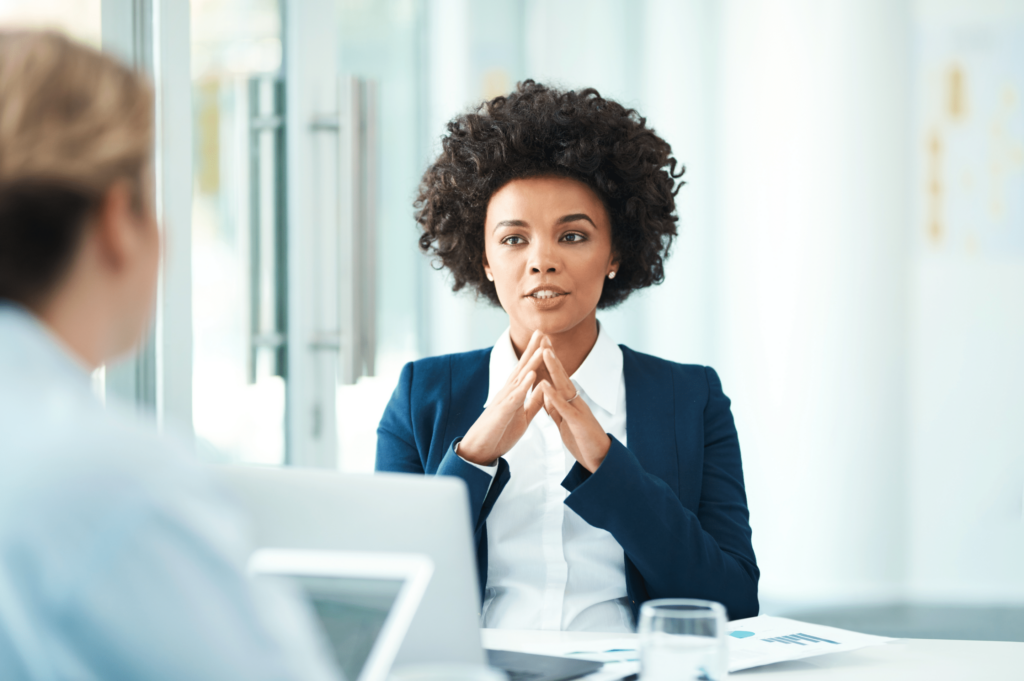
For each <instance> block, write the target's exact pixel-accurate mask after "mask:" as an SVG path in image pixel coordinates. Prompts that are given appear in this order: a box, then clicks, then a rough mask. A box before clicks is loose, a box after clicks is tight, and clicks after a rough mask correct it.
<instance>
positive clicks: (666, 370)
mask: <svg viewBox="0 0 1024 681" xmlns="http://www.w3.org/2000/svg"><path fill="white" fill-rule="evenodd" d="M619 347H621V348H622V360H623V369H624V370H625V371H627V372H633V373H635V374H637V375H638V377H640V378H641V379H644V378H647V379H649V380H657V379H658V378H661V379H662V380H663V379H664V378H671V379H672V382H673V383H674V384H675V388H676V389H677V390H678V389H684V390H685V389H697V390H701V391H714V390H719V391H720V390H721V389H722V381H721V379H720V378H719V377H718V372H716V371H715V370H714V369H713V368H711V367H709V366H705V365H703V364H683V363H681V362H673V361H672V360H668V359H663V358H661V357H656V356H654V355H648V354H646V353H643V352H637V351H636V350H633V349H632V348H629V347H627V346H625V345H620V346H619Z"/></svg>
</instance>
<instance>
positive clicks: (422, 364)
mask: <svg viewBox="0 0 1024 681" xmlns="http://www.w3.org/2000/svg"><path fill="white" fill-rule="evenodd" d="M490 358H491V348H483V349H481V350H470V351H468V352H456V353H451V354H447V355H434V356H432V357H424V358H422V359H417V360H413V361H412V362H409V363H408V364H406V365H405V369H404V370H403V372H408V374H409V375H410V377H411V379H412V380H413V381H415V382H419V381H421V380H425V381H428V382H432V383H434V382H437V381H439V380H445V381H447V380H450V379H451V377H452V376H453V375H455V374H465V373H467V372H469V373H473V372H474V371H477V370H481V369H482V370H486V369H487V367H488V365H489V364H490Z"/></svg>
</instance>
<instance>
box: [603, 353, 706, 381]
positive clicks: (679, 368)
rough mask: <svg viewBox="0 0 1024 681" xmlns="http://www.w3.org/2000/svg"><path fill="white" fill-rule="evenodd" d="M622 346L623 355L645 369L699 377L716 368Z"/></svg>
mask: <svg viewBox="0 0 1024 681" xmlns="http://www.w3.org/2000/svg"><path fill="white" fill-rule="evenodd" d="M619 347H620V348H622V356H623V358H624V359H627V360H631V361H633V362H635V363H636V364H638V365H640V366H642V367H643V368H644V369H648V370H651V371H660V372H672V373H673V374H675V375H681V376H688V377H698V376H703V375H705V374H706V373H707V372H709V371H710V372H712V373H714V371H715V370H714V369H712V368H711V367H709V366H704V365H703V364H684V363H682V362H673V361H672V360H670V359H664V358H662V357H657V356H655V355H648V354H647V353H644V352H639V351H637V350H633V349H632V348H630V347H628V346H625V345H620V346H619Z"/></svg>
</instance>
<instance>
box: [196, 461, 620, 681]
mask: <svg viewBox="0 0 1024 681" xmlns="http://www.w3.org/2000/svg"><path fill="white" fill-rule="evenodd" d="M215 474H216V476H217V477H218V478H219V479H220V481H221V482H222V484H223V485H224V487H225V488H226V489H227V491H228V493H229V494H230V495H231V496H232V497H233V499H234V501H235V502H236V503H237V504H238V505H239V506H240V507H241V508H242V510H243V511H244V512H245V513H246V515H247V516H248V518H249V520H250V522H251V523H252V530H253V539H254V541H255V544H256V546H257V547H264V548H265V547H271V548H290V549H311V550H322V551H332V550H333V551H373V552H397V553H418V554H424V555H426V556H428V557H429V558H430V559H431V561H433V563H434V575H433V578H432V579H431V580H430V584H429V585H428V586H427V590H426V593H424V595H423V599H422V601H421V603H420V607H419V610H418V611H417V612H416V614H415V616H414V617H413V620H412V623H411V624H410V625H409V630H408V632H407V634H406V636H405V641H404V642H403V643H402V646H401V648H400V649H399V651H398V655H397V656H396V658H395V662H394V665H395V667H400V666H405V665H419V664H425V663H456V664H468V665H484V664H488V663H490V664H491V665H492V666H496V667H499V668H502V669H504V670H505V671H506V672H508V673H509V676H510V677H511V678H512V679H513V680H514V681H515V680H518V679H524V680H526V679H529V680H531V681H560V680H562V679H572V678H576V677H578V676H582V675H584V674H587V673H589V672H592V671H595V670H596V669H598V668H600V666H601V664H600V663H599V662H589V661H586V660H572V659H566V658H553V657H545V656H540V655H527V654H524V653H510V652H506V651H486V652H485V651H484V648H483V645H482V643H481V639H480V589H479V585H478V580H477V572H476V552H475V551H474V548H473V538H472V533H471V529H470V518H469V493H468V492H467V490H466V486H465V483H463V482H462V480H459V479H456V478H449V477H444V476H423V475H405V474H399V473H378V474H375V475H353V474H341V473H336V472H333V471H323V470H310V469H296V468H257V467H246V466H217V467H215Z"/></svg>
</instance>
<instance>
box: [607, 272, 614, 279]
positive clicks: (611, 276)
mask: <svg viewBox="0 0 1024 681" xmlns="http://www.w3.org/2000/svg"><path fill="white" fill-rule="evenodd" d="M608 278H609V279H614V278H615V270H612V271H611V272H609V273H608Z"/></svg>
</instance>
